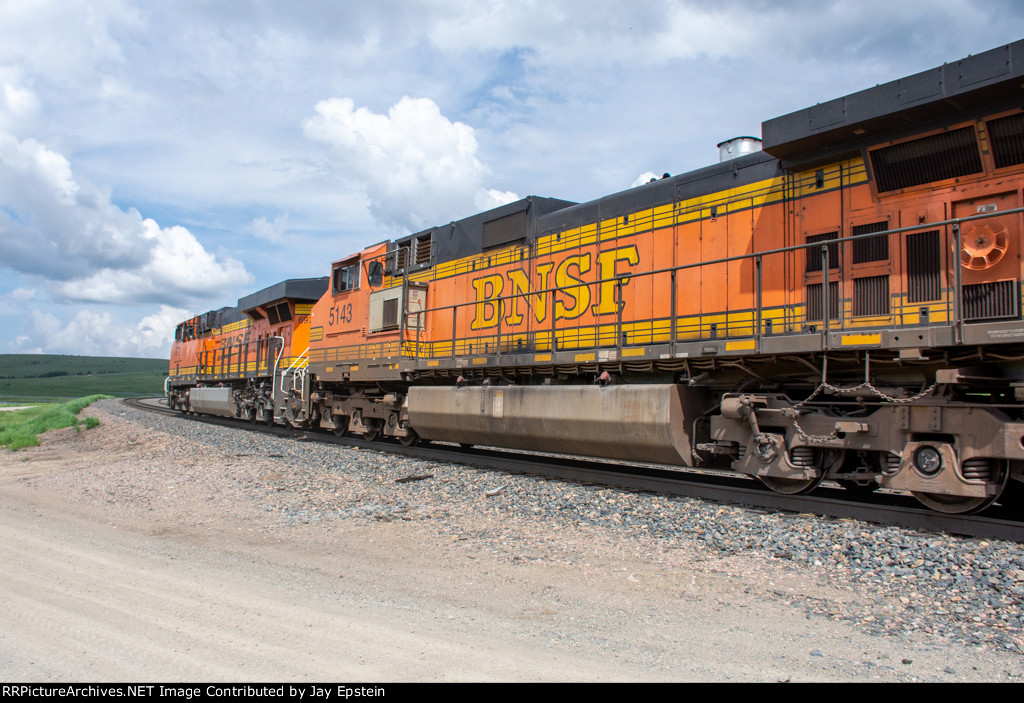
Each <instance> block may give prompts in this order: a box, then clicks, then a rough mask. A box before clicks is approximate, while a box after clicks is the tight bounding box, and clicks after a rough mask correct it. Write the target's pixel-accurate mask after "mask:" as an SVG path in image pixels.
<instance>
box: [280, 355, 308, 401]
mask: <svg viewBox="0 0 1024 703" xmlns="http://www.w3.org/2000/svg"><path fill="white" fill-rule="evenodd" d="M282 349H283V347H282ZM308 355H309V347H306V349H305V351H303V352H302V353H301V354H299V355H298V356H296V357H294V358H293V359H292V363H291V364H289V365H288V368H286V369H285V370H284V371H282V372H281V392H282V393H285V392H286V391H285V389H284V378H285V376H287V375H288V372H289V371H291V370H292V369H294V368H296V365H297V364H298V363H299V362H300V361H302V360H303V359H305V361H306V364H307V365H308V364H309V356H308ZM301 370H302V371H305V367H303V368H302V369H301ZM296 375H298V374H296ZM292 390H293V391H294V390H298V389H297V388H296V387H295V377H292Z"/></svg>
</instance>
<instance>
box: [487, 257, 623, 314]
mask: <svg viewBox="0 0 1024 703" xmlns="http://www.w3.org/2000/svg"><path fill="white" fill-rule="evenodd" d="M593 259H594V257H593V255H592V254H591V253H590V252H587V253H585V254H574V255H571V256H567V257H565V258H564V259H562V260H561V261H559V262H558V263H557V264H556V263H554V262H545V263H542V264H538V265H537V270H536V273H535V274H534V280H533V281H532V282H531V281H530V278H529V276H528V275H527V273H526V272H525V271H524V270H522V269H512V270H510V271H506V272H505V273H504V274H501V273H492V274H488V275H486V276H480V277H478V278H475V279H473V280H472V281H471V284H472V286H473V291H474V294H475V301H476V304H475V306H474V315H473V321H472V323H471V325H470V328H471V329H473V330H482V329H487V328H488V327H497V326H498V320H499V319H501V321H502V324H503V325H505V326H507V327H518V326H519V325H521V324H523V321H524V320H525V319H526V317H527V315H529V314H530V311H532V313H533V319H534V320H535V321H536V322H544V321H545V320H547V319H548V311H549V309H550V308H549V305H548V301H549V299H550V298H549V295H548V293H544V292H543V291H545V290H547V289H548V288H551V287H555V288H557V289H558V290H557V291H556V293H555V295H554V315H555V320H575V319H577V318H579V317H582V316H583V315H584V314H585V313H586V312H587V310H588V309H589V310H590V311H591V312H592V313H593V314H594V315H609V314H615V313H616V312H617V311H618V303H617V300H616V294H615V287H616V286H617V285H627V284H628V282H629V281H628V279H623V280H622V281H621V282H619V281H615V280H604V279H614V278H615V276H617V275H621V274H622V273H624V271H622V270H621V268H622V267H620V262H621V263H623V264H624V265H625V266H629V267H633V266H636V265H637V264H639V263H640V254H639V252H638V251H637V248H636V245H635V244H634V245H630V246H626V247H620V248H618V249H611V250H609V251H603V252H600V253H598V254H597V277H596V278H594V277H590V276H587V274H589V273H590V272H591V271H592V270H593ZM552 272H554V275H553V276H552ZM506 281H507V282H508V285H507V287H506ZM595 281H603V282H602V283H600V284H599V285H598V286H597V301H596V302H595V303H594V305H593V306H591V305H590V302H591V296H592V294H591V285H590V284H592V283H593V282H595ZM531 284H532V285H531ZM535 290H536V291H541V292H539V293H535V292H534V291H535ZM502 296H505V300H499V298H501V297H502Z"/></svg>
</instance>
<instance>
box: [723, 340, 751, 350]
mask: <svg viewBox="0 0 1024 703" xmlns="http://www.w3.org/2000/svg"><path fill="white" fill-rule="evenodd" d="M754 346H755V345H754V340H753V339H743V340H740V341H738V342H726V343H725V350H726V351H753V349H754Z"/></svg>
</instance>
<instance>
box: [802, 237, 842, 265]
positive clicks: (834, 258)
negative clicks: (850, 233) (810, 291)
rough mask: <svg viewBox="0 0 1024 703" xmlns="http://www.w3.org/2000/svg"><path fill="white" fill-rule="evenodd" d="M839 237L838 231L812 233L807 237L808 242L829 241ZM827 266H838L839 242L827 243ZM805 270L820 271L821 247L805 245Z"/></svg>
mask: <svg viewBox="0 0 1024 703" xmlns="http://www.w3.org/2000/svg"><path fill="white" fill-rule="evenodd" d="M838 237H839V232H826V233H825V234H814V235H811V236H810V237H808V238H807V243H808V244H817V243H819V242H830V241H832V240H833V239H837V238H838ZM828 267H829V269H834V268H839V242H835V243H834V244H829V245H828ZM807 271H808V272H810V271H821V247H807Z"/></svg>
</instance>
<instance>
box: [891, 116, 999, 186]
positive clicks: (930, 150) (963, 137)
mask: <svg viewBox="0 0 1024 703" xmlns="http://www.w3.org/2000/svg"><path fill="white" fill-rule="evenodd" d="M871 167H872V170H873V171H874V173H875V182H876V184H877V186H878V192H880V193H884V192H886V191H890V190H899V189H900V188H910V187H912V186H919V185H922V184H924V183H931V182H932V181H941V180H945V179H946V178H957V177H960V176H966V175H968V174H971V173H981V170H982V168H981V156H980V155H979V153H978V142H977V135H976V133H975V131H974V127H962V128H960V129H954V130H952V131H950V132H942V133H940V134H933V135H931V136H930V137H922V138H920V139H914V140H913V141H909V142H903V143H901V144H893V145H892V146H887V147H883V148H881V149H877V150H875V151H873V152H871Z"/></svg>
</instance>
